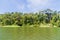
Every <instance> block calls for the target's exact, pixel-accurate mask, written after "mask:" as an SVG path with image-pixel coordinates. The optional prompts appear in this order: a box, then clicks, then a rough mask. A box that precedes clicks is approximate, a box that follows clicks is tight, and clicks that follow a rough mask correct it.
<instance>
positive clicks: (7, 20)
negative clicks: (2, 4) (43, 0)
mask: <svg viewBox="0 0 60 40" xmlns="http://www.w3.org/2000/svg"><path fill="white" fill-rule="evenodd" d="M21 26H23V27H24V26H27V27H60V11H53V10H51V9H47V10H43V11H39V12H34V13H33V12H31V13H21V12H6V13H4V14H0V27H21Z"/></svg>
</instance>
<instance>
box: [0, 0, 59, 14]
mask: <svg viewBox="0 0 60 40" xmlns="http://www.w3.org/2000/svg"><path fill="white" fill-rule="evenodd" d="M43 9H52V10H60V0H0V13H4V12H36V11H39V10H43Z"/></svg>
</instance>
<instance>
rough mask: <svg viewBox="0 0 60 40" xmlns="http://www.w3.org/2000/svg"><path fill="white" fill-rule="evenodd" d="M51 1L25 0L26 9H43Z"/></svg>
mask: <svg viewBox="0 0 60 40" xmlns="http://www.w3.org/2000/svg"><path fill="white" fill-rule="evenodd" d="M50 1H51V0H27V2H28V5H27V7H28V8H30V9H33V11H34V10H37V9H41V8H43V7H47V6H48V5H49V3H50Z"/></svg>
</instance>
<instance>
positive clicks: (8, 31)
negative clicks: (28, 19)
mask: <svg viewBox="0 0 60 40" xmlns="http://www.w3.org/2000/svg"><path fill="white" fill-rule="evenodd" d="M0 40H60V28H52V27H51V28H49V27H45V28H42V27H41V28H38V27H37V28H33V27H29V28H25V27H1V28H0Z"/></svg>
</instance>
